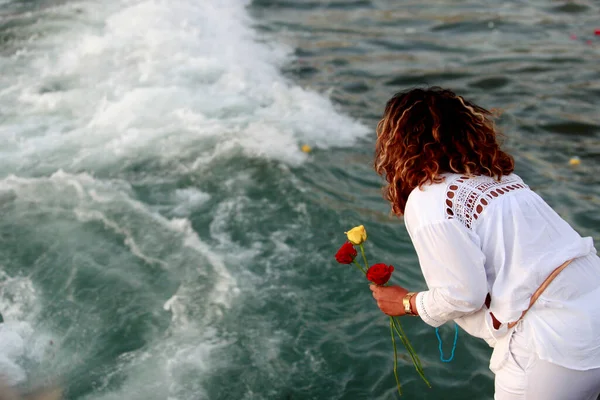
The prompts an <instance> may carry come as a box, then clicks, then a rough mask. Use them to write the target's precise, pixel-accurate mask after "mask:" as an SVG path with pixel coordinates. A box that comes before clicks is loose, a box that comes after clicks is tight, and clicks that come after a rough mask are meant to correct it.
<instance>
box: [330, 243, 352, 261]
mask: <svg viewBox="0 0 600 400" xmlns="http://www.w3.org/2000/svg"><path fill="white" fill-rule="evenodd" d="M356 254H357V253H356V249H355V248H354V246H352V243H350V242H346V243H344V244H343V245H342V247H340V249H339V250H338V251H337V253H335V259H336V260H337V262H339V263H340V264H352V261H354V259H355V258H356Z"/></svg>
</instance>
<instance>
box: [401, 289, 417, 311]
mask: <svg viewBox="0 0 600 400" xmlns="http://www.w3.org/2000/svg"><path fill="white" fill-rule="evenodd" d="M415 294H417V293H415V292H408V293H406V295H405V296H404V298H403V299H402V305H403V306H404V313H405V314H406V315H412V316H417V314H416V313H414V312H413V311H412V309H411V308H410V299H411V298H412V297H413V296H414V295H415Z"/></svg>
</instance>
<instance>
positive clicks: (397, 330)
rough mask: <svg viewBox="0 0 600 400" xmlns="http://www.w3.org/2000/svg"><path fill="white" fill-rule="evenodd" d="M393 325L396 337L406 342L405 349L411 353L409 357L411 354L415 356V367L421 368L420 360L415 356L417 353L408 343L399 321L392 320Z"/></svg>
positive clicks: (396, 319)
mask: <svg viewBox="0 0 600 400" xmlns="http://www.w3.org/2000/svg"><path fill="white" fill-rule="evenodd" d="M394 323H395V324H396V325H395V328H396V332H397V333H398V336H399V337H400V338H403V339H404V340H403V341H405V342H406V344H405V345H406V347H407V350H408V351H409V352H410V353H411V355H412V354H414V355H415V357H414V358H416V360H415V361H416V365H415V366H417V365H418V366H419V367H421V360H419V357H417V356H416V354H417V353H416V351H415V349H414V348H413V347H412V344H411V343H410V341H409V340H408V336H406V333H405V332H404V329H402V325H401V324H400V321H399V320H398V318H394Z"/></svg>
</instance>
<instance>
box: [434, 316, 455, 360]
mask: <svg viewBox="0 0 600 400" xmlns="http://www.w3.org/2000/svg"><path fill="white" fill-rule="evenodd" d="M435 336H437V339H438V342H439V344H440V345H439V349H440V360H442V362H450V361H452V360H453V359H454V350H456V342H457V341H458V324H456V322H455V323H454V344H453V345H452V353H450V358H447V359H444V350H443V349H442V338H441V337H440V328H435Z"/></svg>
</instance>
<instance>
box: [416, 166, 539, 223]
mask: <svg viewBox="0 0 600 400" xmlns="http://www.w3.org/2000/svg"><path fill="white" fill-rule="evenodd" d="M441 178H442V180H441V181H440V182H437V183H430V184H427V185H423V186H422V187H418V188H415V189H413V191H412V192H411V194H410V196H409V197H408V200H407V203H406V208H405V214H404V219H405V222H406V225H407V227H412V228H413V229H416V228H417V227H419V226H423V225H427V224H433V223H438V222H441V221H446V220H451V219H458V220H459V221H460V222H461V223H463V225H465V227H467V228H471V227H472V223H473V222H474V220H476V219H477V218H478V215H479V214H481V212H482V210H483V209H484V208H485V207H486V206H487V205H489V204H490V203H491V202H492V201H494V200H495V199H496V198H498V197H501V196H502V195H504V194H507V193H509V192H512V191H515V190H517V189H523V188H527V187H528V186H527V185H526V184H525V183H524V182H523V180H522V179H521V178H520V177H519V176H518V175H517V174H514V173H511V174H508V175H505V176H502V177H501V178H500V179H497V178H494V177H489V176H482V175H478V176H467V175H462V174H454V173H446V174H442V175H441Z"/></svg>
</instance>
